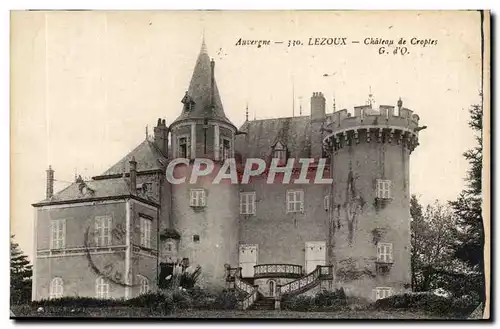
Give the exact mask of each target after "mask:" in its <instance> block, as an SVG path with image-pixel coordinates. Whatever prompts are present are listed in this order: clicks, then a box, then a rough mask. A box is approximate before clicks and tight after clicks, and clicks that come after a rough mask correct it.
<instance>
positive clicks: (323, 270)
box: [226, 265, 333, 310]
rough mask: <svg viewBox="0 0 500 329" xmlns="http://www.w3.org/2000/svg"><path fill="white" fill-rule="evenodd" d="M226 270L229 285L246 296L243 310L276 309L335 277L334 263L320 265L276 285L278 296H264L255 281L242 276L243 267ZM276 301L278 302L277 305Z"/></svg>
mask: <svg viewBox="0 0 500 329" xmlns="http://www.w3.org/2000/svg"><path fill="white" fill-rule="evenodd" d="M226 270H227V276H226V282H227V283H228V284H229V287H230V288H231V289H235V290H236V291H238V292H239V293H241V294H242V295H243V296H244V297H243V298H242V299H240V300H239V303H238V304H239V309H241V310H247V309H253V310H274V309H275V307H278V309H279V307H280V301H282V300H285V299H287V298H290V297H292V296H296V295H299V294H301V293H304V292H306V291H308V290H310V289H313V288H314V287H316V286H318V285H320V284H321V282H322V281H324V280H328V281H329V282H330V284H331V280H332V279H333V266H332V265H318V266H317V267H316V269H315V270H314V271H312V272H310V273H309V274H307V275H305V276H302V277H300V278H298V279H296V280H293V281H291V282H288V283H286V284H284V285H279V284H278V285H277V287H276V296H274V297H264V296H263V295H262V294H261V293H260V292H259V287H258V286H257V285H255V284H253V283H254V282H252V283H250V282H248V281H247V280H246V279H242V278H241V268H231V267H229V266H228V267H226ZM275 302H277V303H278V304H277V305H276V304H275Z"/></svg>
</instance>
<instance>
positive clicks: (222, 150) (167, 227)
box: [32, 44, 420, 308]
mask: <svg viewBox="0 0 500 329" xmlns="http://www.w3.org/2000/svg"><path fill="white" fill-rule="evenodd" d="M325 103H326V102H325V97H324V96H323V94H322V93H320V92H317V93H313V95H312V97H311V103H310V106H311V111H310V115H307V116H299V117H289V118H277V119H265V120H253V121H252V120H248V118H247V120H246V122H245V123H244V124H243V125H242V126H241V127H239V128H238V127H236V126H235V125H234V124H233V123H232V122H231V121H230V119H229V118H228V117H227V116H226V113H225V111H224V109H223V105H222V101H221V98H220V95H219V91H218V88H217V83H216V80H215V62H214V61H213V60H210V58H209V55H208V52H207V50H206V47H205V45H204V44H203V45H202V48H201V51H200V54H199V56H198V59H197V62H196V64H195V68H194V71H193V75H192V79H191V82H190V85H189V87H188V89H187V91H186V94H185V95H184V97H183V98H182V108H181V113H180V115H179V116H178V118H177V119H176V120H174V121H173V122H171V123H170V124H169V125H167V124H166V122H165V120H163V119H158V121H157V125H156V127H155V128H154V137H153V138H146V139H145V140H144V141H142V142H141V143H140V144H139V145H138V146H137V147H136V148H135V149H133V150H132V151H131V152H130V153H129V154H127V155H126V156H124V157H123V159H121V160H120V161H119V162H117V163H116V164H114V165H113V166H111V167H110V168H109V169H108V170H107V171H105V172H104V173H102V174H101V175H98V176H95V177H93V178H92V180H90V181H84V180H83V179H81V178H77V179H76V181H75V182H74V183H73V184H71V185H70V186H69V187H67V188H65V189H63V190H61V191H59V192H57V193H54V191H53V181H54V170H52V168H49V169H48V170H47V193H46V199H45V200H43V201H40V202H38V203H36V204H34V205H33V206H34V207H35V213H36V219H35V223H36V224H35V237H36V241H35V248H36V259H35V261H34V275H33V295H32V297H33V299H43V298H57V297H62V296H89V297H99V298H132V297H135V296H138V295H140V294H141V293H145V292H147V291H150V290H154V289H157V287H158V285H159V284H160V283H161V282H162V280H164V279H165V276H166V275H167V274H168V273H170V272H171V270H172V268H173V266H174V265H175V264H178V263H180V264H182V266H183V267H184V268H186V267H190V266H197V265H199V266H201V269H202V276H201V280H200V284H201V285H203V286H206V287H220V288H222V287H229V288H234V289H239V290H241V291H242V292H244V293H245V294H246V295H245V296H246V297H245V299H244V300H243V301H242V303H243V304H242V305H243V308H248V307H250V306H251V305H252V304H253V303H255V301H256V300H258V298H259V296H260V297H265V298H273V299H275V300H276V307H279V301H280V300H282V299H284V298H286V297H288V296H292V295H296V294H302V293H310V292H314V291H317V289H321V288H325V289H332V288H334V287H343V288H344V289H345V291H346V293H347V294H350V295H355V296H359V297H363V298H366V299H370V300H374V299H378V298H384V297H387V296H389V295H391V294H393V293H397V292H401V291H405V290H408V289H409V287H410V282H411V271H410V252H411V250H410V189H409V188H410V182H409V160H410V153H411V152H412V151H413V150H414V149H415V147H416V146H417V145H418V131H419V130H420V128H419V127H418V122H419V117H418V116H417V115H416V114H413V112H412V111H411V110H409V109H407V108H404V107H403V104H402V102H401V100H400V101H398V104H397V106H380V107H379V108H377V109H375V108H373V106H372V105H364V106H359V107H356V108H355V109H354V115H350V114H349V113H348V111H347V110H345V109H344V110H340V111H336V112H334V113H326V106H325ZM176 159H187V161H185V162H184V163H180V164H178V165H177V166H175V170H174V172H173V176H174V177H176V178H179V177H187V179H186V181H185V182H184V183H182V184H172V183H171V180H169V179H168V178H169V177H167V175H166V168H167V167H168V165H169V164H170V163H172V161H174V160H176ZM196 159H210V160H212V161H213V163H214V167H215V170H213V173H210V174H207V175H204V176H202V177H198V179H197V180H196V181H195V182H192V183H191V182H190V180H189V177H190V176H191V175H192V173H193V167H194V166H196V161H197V160H196ZM230 159H234V160H233V161H234V163H235V164H236V166H237V167H238V168H239V169H241V168H243V167H244V164H245V163H246V161H247V160H248V159H262V160H264V162H265V163H266V164H269V167H268V168H267V169H266V170H264V171H262V172H261V173H260V174H259V175H255V176H254V177H252V178H251V179H250V181H249V182H247V183H240V184H232V183H230V182H227V181H222V182H221V183H220V184H213V175H215V173H216V172H217V170H219V169H221V168H222V167H223V164H224V163H226V162H227V161H228V160H230ZM299 159H310V163H309V167H308V168H309V170H308V172H307V173H305V174H302V171H301V170H299V169H300V163H301V162H300V161H299ZM290 160H294V161H290ZM322 161H323V162H322ZM273 163H274V164H275V166H274V167H273ZM321 163H324V164H326V166H321ZM318 164H320V165H318ZM276 166H278V167H279V168H281V169H282V171H280V170H277V174H272V173H271V172H272V170H269V168H275V169H276ZM319 167H321V168H319ZM283 168H285V169H283ZM319 169H321V172H322V175H323V176H324V177H325V178H328V179H329V181H330V182H331V183H328V184H316V183H314V182H313V179H311V180H310V181H306V182H304V179H306V180H307V179H309V178H310V177H314V176H315V175H316V173H317V172H318V171H319ZM287 170H289V171H287ZM275 171H276V170H275ZM288 172H289V173H290V176H291V177H288V178H291V181H290V182H289V183H286V182H284V181H283V180H285V179H287V176H286V175H287V173H288ZM271 174H272V175H274V178H273V183H272V184H268V179H269V175H271ZM301 175H303V176H301ZM301 178H302V180H301ZM311 182H312V183H311Z"/></svg>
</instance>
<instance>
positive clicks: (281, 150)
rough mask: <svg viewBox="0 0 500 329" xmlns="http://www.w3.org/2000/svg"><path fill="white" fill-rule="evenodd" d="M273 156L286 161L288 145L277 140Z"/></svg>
mask: <svg viewBox="0 0 500 329" xmlns="http://www.w3.org/2000/svg"><path fill="white" fill-rule="evenodd" d="M273 158H276V159H280V160H281V161H286V147H285V146H284V145H283V144H282V143H281V142H277V143H276V144H275V145H274V148H273ZM281 161H280V162H281Z"/></svg>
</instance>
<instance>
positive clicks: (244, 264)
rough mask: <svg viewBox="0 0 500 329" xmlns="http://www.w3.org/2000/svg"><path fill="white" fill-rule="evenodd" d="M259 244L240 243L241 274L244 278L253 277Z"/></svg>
mask: <svg viewBox="0 0 500 329" xmlns="http://www.w3.org/2000/svg"><path fill="white" fill-rule="evenodd" d="M257 254H258V245H256V244H242V245H240V267H241V276H242V277H244V278H252V277H253V272H254V269H253V267H254V266H255V265H257Z"/></svg>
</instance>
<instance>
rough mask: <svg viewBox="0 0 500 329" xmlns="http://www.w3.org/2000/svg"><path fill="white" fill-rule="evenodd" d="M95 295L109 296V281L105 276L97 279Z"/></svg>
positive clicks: (102, 297) (101, 297)
mask: <svg viewBox="0 0 500 329" xmlns="http://www.w3.org/2000/svg"><path fill="white" fill-rule="evenodd" d="M95 295H96V298H99V299H106V298H109V283H108V282H107V281H106V279H104V278H103V277H99V278H98V279H97V280H96V284H95Z"/></svg>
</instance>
